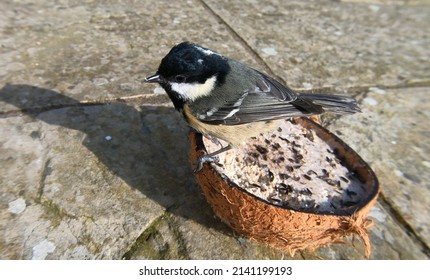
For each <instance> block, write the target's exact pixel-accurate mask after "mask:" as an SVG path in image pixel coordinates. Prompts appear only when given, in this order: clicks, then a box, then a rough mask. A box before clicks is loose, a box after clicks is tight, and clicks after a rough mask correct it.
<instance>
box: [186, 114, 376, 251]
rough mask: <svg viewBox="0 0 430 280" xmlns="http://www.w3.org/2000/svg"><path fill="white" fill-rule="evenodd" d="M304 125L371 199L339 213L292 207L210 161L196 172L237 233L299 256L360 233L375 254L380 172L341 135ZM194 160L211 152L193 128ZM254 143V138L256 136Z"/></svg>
mask: <svg viewBox="0 0 430 280" xmlns="http://www.w3.org/2000/svg"><path fill="white" fill-rule="evenodd" d="M295 121H296V123H297V124H298V125H300V126H303V127H304V128H306V129H309V130H313V131H314V132H315V134H316V135H317V136H318V137H319V138H321V139H322V140H323V141H324V142H326V143H327V144H328V145H329V146H330V147H332V148H333V149H336V150H337V156H338V157H339V158H341V160H342V161H343V163H344V165H345V166H346V167H347V168H348V170H350V171H351V172H354V173H355V174H356V176H357V177H358V178H359V180H360V181H361V182H362V183H363V186H364V188H365V197H363V198H362V199H361V200H360V203H359V204H358V205H356V207H355V208H354V210H353V211H350V212H349V213H348V212H345V211H344V212H340V213H339V214H338V213H336V214H321V213H312V212H310V211H297V210H294V209H291V208H288V207H286V206H279V205H274V204H271V203H270V202H268V201H266V200H263V199H261V198H259V197H257V196H255V195H253V194H251V193H249V192H247V191H246V190H245V189H244V188H242V187H240V186H238V185H237V184H236V183H235V182H232V181H231V180H230V179H229V178H227V177H226V176H225V175H224V174H220V173H219V172H218V171H217V170H216V168H214V165H213V163H205V164H204V166H203V169H202V170H201V171H199V172H196V173H195V178H196V181H197V183H198V185H199V187H200V188H201V190H202V192H203V195H204V196H205V198H206V200H207V201H208V203H209V204H210V205H211V207H212V209H213V211H214V212H215V214H216V216H218V217H219V218H220V219H221V220H222V221H223V222H224V223H226V224H227V225H228V226H230V227H231V228H232V229H233V230H235V231H236V232H237V233H239V234H242V235H244V236H246V237H248V238H249V239H251V240H255V241H257V242H261V243H264V244H267V245H269V246H271V247H274V248H277V249H280V250H284V251H287V252H288V253H289V254H290V255H294V253H295V252H296V251H297V250H303V249H311V250H313V249H316V248H317V247H320V246H323V245H328V244H332V243H335V242H336V243H337V242H340V241H341V240H342V238H343V237H345V236H348V235H357V236H358V237H359V238H360V239H361V240H362V241H363V243H364V251H365V252H364V253H365V256H366V257H368V256H369V255H370V242H369V237H368V231H367V230H368V227H369V226H370V225H371V220H370V219H368V218H367V215H368V212H369V210H370V209H371V207H372V206H373V204H374V203H375V201H376V199H377V197H378V194H379V191H380V188H379V184H378V180H377V178H376V176H375V174H374V172H373V171H372V170H371V169H370V167H369V166H368V164H367V163H366V162H365V161H364V160H363V159H361V157H360V156H359V155H358V154H357V153H356V152H354V151H353V150H352V149H351V148H350V147H348V146H347V145H346V144H345V143H344V142H343V141H342V140H341V139H339V138H338V137H337V136H335V135H334V134H332V133H330V132H329V131H328V130H327V129H325V128H324V127H322V126H320V125H319V124H317V123H315V122H314V121H312V120H309V119H307V118H298V119H296V120H295ZM189 140H190V142H191V147H192V148H191V152H190V162H191V163H192V164H194V163H195V162H196V161H197V159H198V158H199V156H201V155H202V154H204V153H206V148H205V146H204V142H203V139H202V135H201V134H199V133H196V132H190V134H189ZM251 141H252V140H251Z"/></svg>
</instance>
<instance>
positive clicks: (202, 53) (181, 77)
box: [157, 42, 229, 84]
mask: <svg viewBox="0 0 430 280" xmlns="http://www.w3.org/2000/svg"><path fill="white" fill-rule="evenodd" d="M228 69H229V66H228V63H227V61H226V59H225V58H224V57H223V56H221V55H219V54H217V53H215V52H213V51H211V50H209V49H206V48H203V47H201V46H199V45H196V44H193V43H190V42H183V43H180V44H178V45H176V46H174V47H173V48H172V49H171V50H170V52H169V53H168V54H167V55H166V56H165V57H164V58H163V59H162V60H161V63H160V66H159V67H158V72H157V73H158V74H159V75H160V76H161V77H162V78H164V79H166V80H167V81H170V82H177V83H200V84H203V83H205V82H206V80H207V79H208V78H210V77H212V76H214V75H217V82H218V83H222V82H224V79H225V75H226V74H227V72H228Z"/></svg>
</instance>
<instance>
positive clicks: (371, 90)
mask: <svg viewBox="0 0 430 280" xmlns="http://www.w3.org/2000/svg"><path fill="white" fill-rule="evenodd" d="M369 91H370V92H374V93H377V94H385V90H384V89H382V88H378V87H370V88H369Z"/></svg>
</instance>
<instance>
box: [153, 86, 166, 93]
mask: <svg viewBox="0 0 430 280" xmlns="http://www.w3.org/2000/svg"><path fill="white" fill-rule="evenodd" d="M153 92H154V93H155V94H164V93H166V91H165V90H164V89H163V88H162V87H156V88H154V91H153Z"/></svg>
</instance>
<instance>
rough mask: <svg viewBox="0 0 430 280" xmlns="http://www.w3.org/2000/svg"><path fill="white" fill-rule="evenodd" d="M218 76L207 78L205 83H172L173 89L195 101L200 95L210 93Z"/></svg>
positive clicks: (187, 98)
mask: <svg viewBox="0 0 430 280" xmlns="http://www.w3.org/2000/svg"><path fill="white" fill-rule="evenodd" d="M215 83H216V76H212V77H211V78H209V79H207V80H206V82H205V83H204V84H200V83H192V84H187V83H171V84H170V86H171V87H172V90H174V91H175V92H177V93H179V94H180V95H182V96H183V97H184V98H185V99H186V100H190V101H194V100H196V99H197V98H199V97H203V96H206V95H209V94H210V93H211V91H212V90H213V89H214V88H215Z"/></svg>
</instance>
